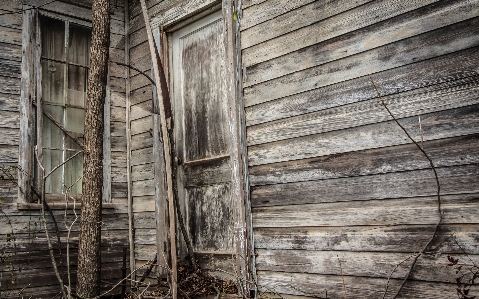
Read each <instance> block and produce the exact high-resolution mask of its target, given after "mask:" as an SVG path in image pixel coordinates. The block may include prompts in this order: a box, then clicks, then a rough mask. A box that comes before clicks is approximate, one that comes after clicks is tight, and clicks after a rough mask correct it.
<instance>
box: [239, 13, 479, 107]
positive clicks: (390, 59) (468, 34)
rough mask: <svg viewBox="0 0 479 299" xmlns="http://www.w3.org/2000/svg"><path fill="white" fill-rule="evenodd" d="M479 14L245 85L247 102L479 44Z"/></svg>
mask: <svg viewBox="0 0 479 299" xmlns="http://www.w3.org/2000/svg"><path fill="white" fill-rule="evenodd" d="M476 28H479V17H477V18H474V19H470V20H467V21H464V22H460V23H456V24H454V25H451V26H448V27H445V28H440V29H437V30H434V31H430V32H426V33H424V34H421V35H417V36H414V37H411V38H408V39H405V40H401V41H398V42H396V43H393V44H389V45H385V46H382V47H379V48H375V49H373V50H370V51H366V52H362V53H360V54H356V55H352V56H349V57H346V58H344V59H340V60H338V61H332V62H329V63H326V64H323V65H321V66H318V67H314V68H310V69H306V70H303V71H300V72H296V73H293V74H290V75H287V76H284V77H280V78H278V79H274V80H271V81H268V82H265V83H260V84H257V85H254V86H252V87H248V88H245V89H244V100H245V106H251V105H255V104H259V103H263V102H267V101H271V100H274V99H277V98H281V97H284V96H289V95H292V94H296V93H299V92H303V91H307V90H311V89H315V88H319V87H322V86H326V85H330V84H335V83H338V82H342V81H346V80H350V79H354V78H358V77H362V76H366V75H369V74H372V73H376V72H381V71H385V70H389V69H393V68H396V67H400V66H404V65H407V64H410V63H415V62H418V61H422V60H426V59H430V58H434V57H438V56H441V55H445V54H449V53H453V52H456V51H460V50H463V49H467V48H470V47H475V46H478V45H479V34H477V31H479V29H476Z"/></svg>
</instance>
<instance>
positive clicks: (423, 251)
mask: <svg viewBox="0 0 479 299" xmlns="http://www.w3.org/2000/svg"><path fill="white" fill-rule="evenodd" d="M369 79H370V80H371V83H372V84H373V86H374V89H375V90H376V93H377V95H378V97H379V99H380V100H381V104H382V105H383V106H384V108H385V109H386V111H387V112H388V114H389V115H390V116H391V118H392V119H393V120H394V122H395V123H396V124H397V125H398V126H399V127H400V128H401V130H402V131H403V132H404V133H405V134H406V136H407V137H408V138H409V140H411V141H412V142H413V143H414V144H415V145H416V147H417V148H418V149H419V151H421V153H422V154H423V155H424V157H426V159H427V160H428V162H429V165H430V167H431V169H432V171H433V172H434V178H435V180H436V184H437V211H438V214H439V219H438V221H437V223H436V226H435V228H434V233H433V235H432V236H431V238H430V239H429V241H428V242H427V243H426V245H425V246H424V247H423V248H422V250H421V251H420V252H419V253H418V254H416V256H415V257H414V259H413V261H412V264H411V266H410V267H409V270H408V272H407V274H406V276H405V277H404V279H403V281H402V282H401V285H400V286H399V289H398V290H397V292H396V294H395V295H394V297H393V299H395V298H397V296H398V295H399V293H400V292H401V290H402V289H403V287H404V285H405V284H406V282H407V281H408V279H409V277H410V276H411V273H412V270H413V269H414V266H415V265H416V262H417V260H418V259H419V257H420V256H421V255H423V254H425V253H426V252H427V249H428V247H429V245H431V243H432V242H433V241H434V239H435V238H436V235H437V232H438V229H439V226H440V224H441V222H442V209H441V184H440V182H439V176H438V174H437V170H436V166H435V165H434V162H433V161H432V159H431V157H430V156H429V155H428V153H427V152H426V151H425V150H424V149H423V148H422V147H421V145H419V143H418V142H417V141H416V140H414V138H412V137H411V135H410V134H409V132H408V131H407V130H406V128H405V127H404V126H403V125H401V123H400V122H399V121H398V120H397V118H396V117H395V116H394V114H393V113H392V112H391V110H390V109H389V108H388V106H387V105H386V103H385V102H384V99H383V98H382V96H381V93H380V92H379V90H378V88H377V86H376V84H375V83H374V80H373V79H372V77H371V76H370V77H369ZM408 259H409V258H408ZM401 263H402V262H401ZM396 268H397V267H396ZM396 268H395V269H396ZM393 272H394V271H392V272H391V274H390V275H389V277H388V285H389V280H390V278H391V276H392V274H393ZM388 285H386V289H385V291H384V295H383V298H384V297H385V296H386V293H387V291H388V289H387V287H388Z"/></svg>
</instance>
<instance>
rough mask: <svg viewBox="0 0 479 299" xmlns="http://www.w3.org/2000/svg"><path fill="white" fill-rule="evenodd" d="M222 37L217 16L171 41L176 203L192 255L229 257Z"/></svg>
mask: <svg viewBox="0 0 479 299" xmlns="http://www.w3.org/2000/svg"><path fill="white" fill-rule="evenodd" d="M223 34H224V33H223V21H222V16H221V11H218V12H217V13H213V14H211V15H209V16H206V17H204V18H202V19H200V20H198V21H196V22H194V23H192V24H190V25H188V26H186V27H184V28H182V29H180V30H178V31H176V32H174V33H173V35H172V64H171V74H172V91H173V100H172V104H173V111H174V115H173V123H174V149H175V154H176V157H175V161H176V163H177V189H178V198H179V200H180V203H181V206H182V211H183V215H184V216H185V220H186V221H185V222H186V227H187V230H188V232H189V234H190V238H191V240H192V243H193V249H194V251H195V252H197V253H204V252H208V253H231V252H232V251H233V237H234V229H233V219H232V202H233V200H232V198H231V190H230V185H231V184H230V182H231V170H230V164H229V162H230V150H231V145H230V131H229V127H228V118H227V103H226V89H225V86H226V84H225V74H226V70H225V48H224V37H223V36H224V35H223ZM181 251H182V253H183V254H184V253H185V249H184V246H183V250H181Z"/></svg>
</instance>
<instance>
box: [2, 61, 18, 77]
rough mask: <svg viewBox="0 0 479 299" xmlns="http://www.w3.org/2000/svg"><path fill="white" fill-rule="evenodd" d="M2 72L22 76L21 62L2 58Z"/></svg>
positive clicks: (5, 74)
mask: <svg viewBox="0 0 479 299" xmlns="http://www.w3.org/2000/svg"><path fill="white" fill-rule="evenodd" d="M0 72H1V74H2V75H3V76H6V77H13V78H21V71H20V63H19V62H18V61H11V60H2V61H1V62H0Z"/></svg>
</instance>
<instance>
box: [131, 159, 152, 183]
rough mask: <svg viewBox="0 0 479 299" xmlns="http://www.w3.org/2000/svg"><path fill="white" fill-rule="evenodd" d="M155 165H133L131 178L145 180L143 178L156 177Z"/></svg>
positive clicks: (150, 178)
mask: <svg viewBox="0 0 479 299" xmlns="http://www.w3.org/2000/svg"><path fill="white" fill-rule="evenodd" d="M153 169H154V165H153V163H150V164H142V165H136V166H132V167H131V173H132V177H131V180H132V181H133V182H134V181H143V180H152V179H153V178H154V172H153Z"/></svg>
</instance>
